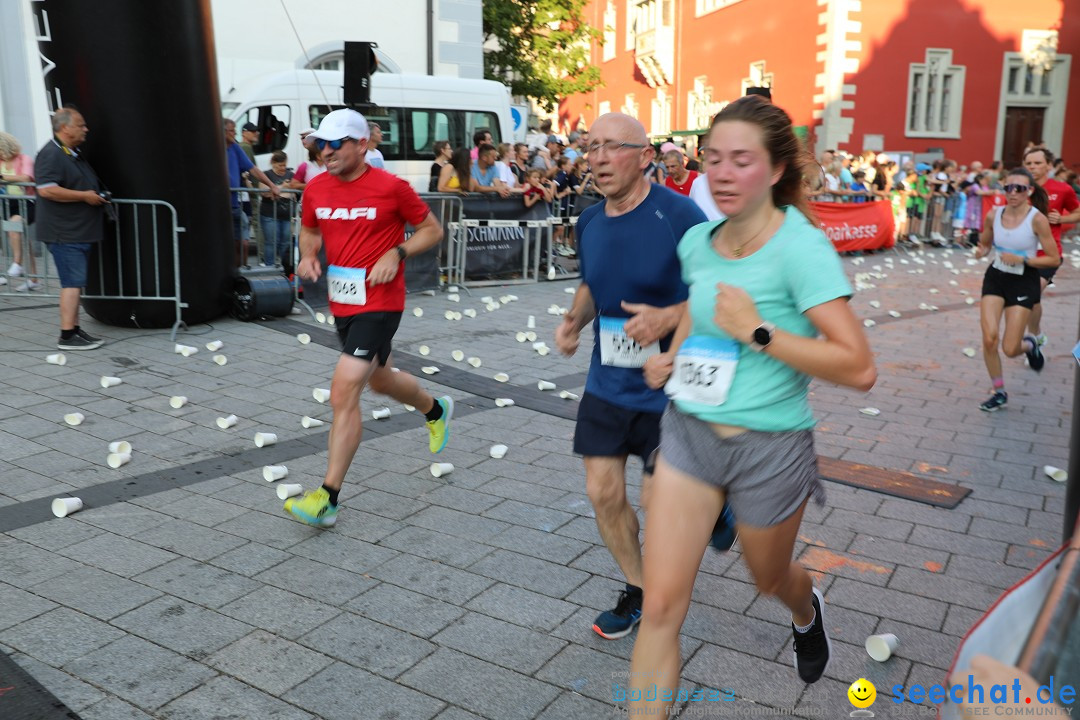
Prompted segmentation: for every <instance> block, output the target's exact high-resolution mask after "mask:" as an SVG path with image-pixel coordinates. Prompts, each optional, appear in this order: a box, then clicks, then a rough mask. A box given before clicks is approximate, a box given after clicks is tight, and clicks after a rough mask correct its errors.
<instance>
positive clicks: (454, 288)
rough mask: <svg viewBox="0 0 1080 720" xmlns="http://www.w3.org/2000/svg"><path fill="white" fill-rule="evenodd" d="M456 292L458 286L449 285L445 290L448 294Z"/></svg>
mask: <svg viewBox="0 0 1080 720" xmlns="http://www.w3.org/2000/svg"><path fill="white" fill-rule="evenodd" d="M457 291H458V286H457V285H450V286H448V287H447V288H446V292H448V293H456V292H457Z"/></svg>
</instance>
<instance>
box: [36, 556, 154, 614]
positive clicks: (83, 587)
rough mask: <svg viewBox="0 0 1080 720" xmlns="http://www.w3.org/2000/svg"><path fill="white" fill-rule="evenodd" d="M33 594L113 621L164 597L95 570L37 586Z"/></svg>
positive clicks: (76, 572) (82, 570)
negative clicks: (144, 604) (159, 597)
mask: <svg viewBox="0 0 1080 720" xmlns="http://www.w3.org/2000/svg"><path fill="white" fill-rule="evenodd" d="M33 591H34V592H35V593H36V594H38V595H41V596H42V597H47V598H49V599H50V600H53V601H55V602H57V603H60V604H61V605H67V606H68V607H71V608H74V609H76V610H81V611H82V612H84V613H86V614H87V615H90V616H92V617H95V618H98V619H99V620H111V619H112V618H114V617H116V616H117V615H121V614H123V613H125V612H127V611H128V610H131V609H133V608H136V607H138V606H140V605H142V604H143V603H147V602H150V601H151V600H153V599H154V598H156V597H158V596H159V595H161V593H160V592H158V591H157V590H153V589H151V588H148V587H146V586H145V585H141V584H139V583H137V582H132V581H130V580H125V579H124V578H122V577H119V576H118V575H112V574H110V573H107V572H103V571H101V570H98V569H96V568H92V567H79V568H76V569H75V570H72V571H71V572H69V573H65V574H64V575H63V576H61V577H55V578H52V579H50V580H46V581H45V582H43V583H40V584H38V585H35V586H34V588H33Z"/></svg>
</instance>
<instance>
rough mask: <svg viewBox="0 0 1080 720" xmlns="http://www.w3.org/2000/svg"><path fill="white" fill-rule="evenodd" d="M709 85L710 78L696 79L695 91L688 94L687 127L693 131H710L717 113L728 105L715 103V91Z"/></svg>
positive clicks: (702, 76)
mask: <svg viewBox="0 0 1080 720" xmlns="http://www.w3.org/2000/svg"><path fill="white" fill-rule="evenodd" d="M708 83H709V78H708V77H706V76H705V75H701V76H698V77H696V78H694V89H693V90H691V91H690V92H689V93H687V97H686V106H687V111H686V127H687V128H689V129H691V130H701V131H703V132H704V131H706V130H708V129H709V126H710V125H712V119H713V118H714V117H715V116H716V113H718V112H720V111H721V110H723V109H724V106H725V105H726V104H727V103H724V102H714V101H713V99H712V94H713V89H712V88H711V87H709V84H708Z"/></svg>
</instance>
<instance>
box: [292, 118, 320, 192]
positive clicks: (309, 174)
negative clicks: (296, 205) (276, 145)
mask: <svg viewBox="0 0 1080 720" xmlns="http://www.w3.org/2000/svg"><path fill="white" fill-rule="evenodd" d="M313 132H315V130H314V128H308V129H307V130H302V131H301V132H300V142H301V144H303V146H304V149H305V150H307V154H308V159H307V160H305V161H304V162H302V163H300V164H299V165H298V166H297V168H296V171H295V172H294V173H293V179H292V180H290V181H289V187H290V188H292V189H293V190H303V189H304V187H305V186H307V184H308V183H309V182H311V181H312V180H313V179H315V176H316V175H318V174H319V173H323V172H326V164H325V163H323V159H322V154H321V153H319V150H318V148H316V147H315V143H314V142H310V141H309V140H308V135H310V134H311V133H313Z"/></svg>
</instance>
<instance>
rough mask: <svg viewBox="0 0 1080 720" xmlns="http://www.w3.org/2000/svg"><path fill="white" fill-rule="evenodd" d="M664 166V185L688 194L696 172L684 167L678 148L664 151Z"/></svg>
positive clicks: (683, 159) (681, 193) (682, 193)
mask: <svg viewBox="0 0 1080 720" xmlns="http://www.w3.org/2000/svg"><path fill="white" fill-rule="evenodd" d="M664 167H665V168H666V169H667V178H666V179H665V180H664V185H666V186H668V187H669V188H671V189H672V190H674V191H675V192H677V193H679V194H680V195H686V196H687V197H689V196H690V186H691V185H693V184H694V179H695V178H697V176H698V174H697V173H696V172H694V171H693V170H687V169H686V163H685V158H683V154H682V153H681V152H679V151H678V150H668V151H667V152H666V153H664Z"/></svg>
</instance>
